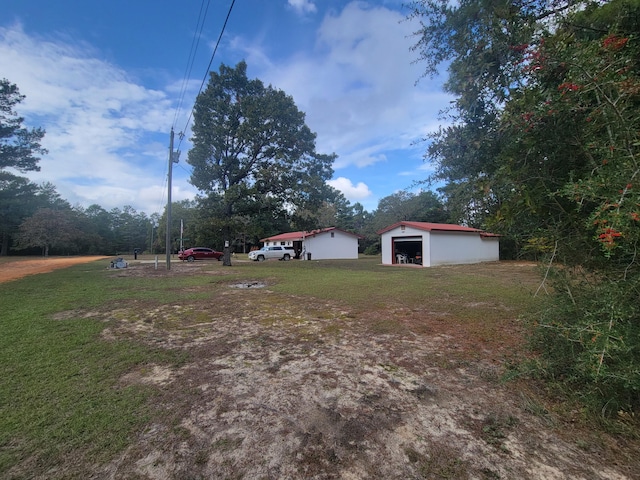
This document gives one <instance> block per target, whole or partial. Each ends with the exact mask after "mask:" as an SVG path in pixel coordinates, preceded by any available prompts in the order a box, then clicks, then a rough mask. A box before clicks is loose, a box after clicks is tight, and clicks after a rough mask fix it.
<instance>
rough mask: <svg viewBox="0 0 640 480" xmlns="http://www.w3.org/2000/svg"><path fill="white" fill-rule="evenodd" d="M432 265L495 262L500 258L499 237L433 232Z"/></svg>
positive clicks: (430, 256)
mask: <svg viewBox="0 0 640 480" xmlns="http://www.w3.org/2000/svg"><path fill="white" fill-rule="evenodd" d="M430 237H431V246H430V255H429V258H430V265H431V266H435V265H448V264H461V263H479V262H493V261H498V260H499V258H500V252H499V239H498V237H481V236H480V235H478V234H477V233H465V232H438V231H432V232H431V235H430Z"/></svg>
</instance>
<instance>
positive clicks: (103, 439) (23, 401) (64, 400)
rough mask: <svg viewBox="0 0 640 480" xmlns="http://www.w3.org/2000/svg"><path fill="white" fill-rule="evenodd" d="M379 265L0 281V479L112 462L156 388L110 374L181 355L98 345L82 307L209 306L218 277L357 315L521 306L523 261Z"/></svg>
mask: <svg viewBox="0 0 640 480" xmlns="http://www.w3.org/2000/svg"><path fill="white" fill-rule="evenodd" d="M379 263H380V262H379V258H377V257H370V258H363V259H359V260H351V261H322V262H317V261H312V262H298V261H291V262H277V261H270V262H264V263H253V262H239V261H236V262H234V265H233V266H232V267H224V266H222V265H221V263H219V262H211V263H209V264H207V265H204V266H203V267H202V268H203V269H204V272H203V273H201V274H196V275H179V274H174V275H170V276H161V275H156V276H150V277H145V276H118V275H116V273H117V272H115V271H109V270H107V269H106V268H105V267H106V265H108V261H99V262H94V263H90V264H85V265H78V266H74V267H71V268H67V269H63V270H58V271H55V272H52V273H48V274H42V275H35V276H30V277H27V278H25V279H22V280H17V281H13V282H9V283H4V284H0V305H1V309H0V311H1V312H2V313H0V477H3V478H5V474H6V472H8V471H10V469H11V468H12V467H13V466H15V465H16V464H20V465H23V466H24V465H31V468H29V470H31V471H33V472H43V471H47V469H50V468H53V467H54V466H55V465H56V464H57V462H58V461H59V459H61V458H64V457H67V456H69V455H74V456H76V457H77V458H78V462H80V463H83V462H85V463H88V464H92V463H101V462H105V461H108V460H109V459H110V458H113V456H114V455H115V454H117V452H119V451H121V450H122V449H124V448H125V447H126V446H127V445H128V444H129V443H130V442H131V440H132V438H134V435H136V434H138V433H139V432H140V431H141V430H142V429H144V427H145V425H146V424H147V422H148V421H149V418H152V417H153V416H154V415H157V414H158V412H156V411H154V410H153V408H154V407H150V405H152V404H153V405H156V404H155V403H153V402H151V401H150V400H151V397H152V396H154V395H158V393H157V390H154V389H151V388H148V387H145V386H144V385H123V384H121V382H120V379H121V378H122V376H123V375H124V374H125V373H127V372H130V371H132V370H133V369H134V368H139V367H140V366H144V365H145V364H154V363H162V364H170V365H174V366H178V365H181V364H184V363H185V362H188V361H189V353H188V352H185V351H183V350H168V349H162V348H153V347H151V346H149V345H145V344H142V343H140V342H136V341H134V340H131V339H130V340H128V339H126V338H119V339H117V340H111V341H107V340H105V339H103V338H102V337H101V332H102V331H103V329H105V328H106V327H107V326H108V322H105V321H98V320H96V319H95V318H92V317H91V316H90V315H87V312H92V311H96V312H105V311H109V310H113V309H116V308H118V306H119V304H120V303H121V302H132V301H136V302H142V303H144V304H153V305H172V304H184V303H185V302H192V301H210V302H215V301H218V300H217V299H218V295H219V291H220V289H221V288H222V286H223V285H226V284H228V283H229V282H233V281H236V280H245V279H251V280H265V281H268V282H269V285H270V289H271V290H274V291H276V292H278V293H279V294H283V295H295V296H299V297H300V299H301V300H300V301H305V299H306V301H308V302H317V301H332V302H336V303H339V304H344V305H348V306H349V307H350V308H351V309H355V310H358V311H360V312H365V313H366V312H367V311H374V310H375V309H377V308H386V307H388V306H390V305H402V306H404V307H406V308H415V309H419V308H428V309H430V310H432V311H447V312H449V313H451V312H453V313H455V315H456V316H457V317H459V318H460V319H462V320H463V321H466V322H478V321H483V320H485V319H486V316H487V312H486V311H485V310H483V308H484V307H483V306H487V308H489V307H490V308H491V309H492V311H496V308H495V307H496V305H502V306H504V308H506V309H509V311H510V313H509V315H510V316H511V317H513V316H514V313H513V311H514V310H515V311H516V312H517V311H520V310H524V309H525V308H527V306H528V305H530V304H531V302H532V298H531V292H532V291H533V290H534V288H532V286H533V282H534V281H535V275H534V274H532V269H531V268H530V267H529V268H528V269H527V271H526V273H523V272H524V270H523V269H522V268H521V269H519V270H518V269H517V268H514V269H512V270H509V269H504V268H500V267H498V266H495V265H494V266H481V265H480V266H468V267H462V266H457V267H443V268H431V269H429V268H425V269H420V268H402V267H400V268H394V267H385V266H381V265H380V264H379ZM159 268H164V265H163V264H162V265H161V266H160V267H159ZM207 271H209V273H210V272H211V271H216V272H219V274H217V275H211V274H207V273H206V272H207ZM509 271H511V272H512V274H511V275H509V273H508V272H509ZM505 272H506V273H505ZM498 311H500V310H499V309H498ZM390 321H392V319H390ZM19 476H24V477H25V478H27V477H31V476H32V475H31V474H30V472H24V475H19Z"/></svg>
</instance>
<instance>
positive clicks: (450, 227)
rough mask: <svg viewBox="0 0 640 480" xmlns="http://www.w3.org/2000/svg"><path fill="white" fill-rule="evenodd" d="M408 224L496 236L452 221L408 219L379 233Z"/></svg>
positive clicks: (417, 226) (420, 228)
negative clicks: (415, 220)
mask: <svg viewBox="0 0 640 480" xmlns="http://www.w3.org/2000/svg"><path fill="white" fill-rule="evenodd" d="M403 225H404V226H406V227H411V228H415V229H417V230H425V231H427V232H433V231H442V232H470V233H479V234H481V235H485V236H494V235H495V234H492V233H487V232H485V231H483V230H480V229H478V228H472V227H464V226H462V225H455V224H452V223H430V222H407V221H402V222H396V223H394V224H393V225H389V226H388V227H386V228H383V229H382V230H380V231H378V232H377V233H378V235H382V234H383V233H385V232H388V231H390V230H393V229H395V228H398V227H401V226H403Z"/></svg>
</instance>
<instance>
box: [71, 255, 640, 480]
mask: <svg viewBox="0 0 640 480" xmlns="http://www.w3.org/2000/svg"><path fill="white" fill-rule="evenodd" d="M471 268H475V267H471ZM496 268H498V267H496ZM499 268H505V269H506V268H512V269H514V268H515V269H518V268H524V267H519V266H517V265H516V266H505V267H499ZM144 272H146V273H147V274H149V275H158V274H160V273H158V272H157V271H155V270H153V269H150V268H147V267H145V268H140V269H129V271H128V272H127V273H126V274H127V275H143V274H144ZM195 272H196V270H195V269H194V268H193V265H184V266H181V267H179V268H176V269H175V270H172V272H171V273H169V272H165V273H166V274H168V275H177V274H185V275H189V274H192V273H195ZM481 272H482V271H481V270H478V274H482V273H481ZM505 272H506V270H505ZM201 273H205V272H201ZM118 274H123V273H122V272H119V273H118ZM217 274H223V273H217ZM494 274H496V272H494ZM514 275H515V276H516V277H518V276H521V280H522V281H525V280H526V281H532V278H533V277H534V276H533V274H532V272H531V270H529V272H528V273H524V272H523V273H516V274H514ZM527 276H528V279H527V278H526V277H527ZM253 281H254V280H253V279H245V280H242V279H240V280H238V279H237V278H235V277H234V280H233V282H232V283H231V282H230V283H229V285H225V284H219V285H218V287H217V289H216V291H215V292H212V293H211V295H212V297H211V299H210V301H201V302H199V303H190V304H175V305H171V304H169V305H166V304H165V305H160V304H154V303H151V302H147V303H143V302H136V301H131V302H129V303H127V302H124V303H123V304H120V305H119V308H118V309H117V310H112V311H109V312H101V313H100V314H98V312H85V314H84V316H85V317H90V318H95V319H96V320H97V321H103V322H106V324H107V327H106V328H105V330H104V331H103V340H104V341H108V342H112V341H119V340H120V339H122V338H127V339H133V340H136V341H139V342H144V343H147V344H149V345H153V346H156V347H157V348H165V349H179V350H185V351H187V352H189V359H190V360H189V362H187V363H186V364H185V365H182V366H181V367H179V368H173V367H171V366H168V365H157V364H153V365H147V366H143V367H141V368H139V369H137V370H136V371H133V372H129V373H128V374H126V375H125V376H123V377H122V378H121V381H120V386H119V388H126V387H127V386H129V385H132V384H143V385H145V387H146V388H155V389H157V395H155V396H154V404H153V405H150V407H151V408H150V409H149V411H150V412H151V411H153V412H161V413H160V414H158V415H155V416H154V417H153V419H152V421H151V422H150V423H149V424H148V425H147V427H146V429H145V430H144V431H141V432H139V434H138V436H137V438H134V439H132V441H131V443H130V446H129V447H128V448H127V449H126V450H125V451H124V452H122V454H121V455H119V456H118V458H115V459H113V460H112V461H111V462H109V463H107V464H104V465H96V466H94V467H93V476H94V477H95V478H110V479H118V478H140V479H143V478H144V479H158V480H159V479H182V478H224V479H231V478H234V479H235V478H237V479H241V478H243V479H281V478H289V479H308V478H314V479H338V478H340V479H362V478H376V479H377V478H381V479H382V478H384V479H407V478H412V479H439V478H442V479H467V478H474V479H516V478H517V479H543V478H544V479H633V478H638V472H640V458H639V457H638V455H637V452H638V447H639V445H638V444H637V443H633V442H632V441H631V440H629V439H622V438H617V437H613V436H608V435H606V434H604V433H601V432H600V433H599V432H596V431H591V430H589V429H587V428H584V427H582V426H581V425H580V424H579V423H577V422H573V421H572V420H571V419H569V418H563V417H561V416H558V415H555V414H553V413H550V411H549V410H548V409H547V408H545V407H544V406H543V405H544V403H545V399H544V397H543V396H542V395H541V394H539V392H536V391H535V389H534V388H533V387H532V386H530V385H526V384H524V383H515V382H512V383H503V382H501V381H500V377H501V375H502V373H503V372H504V369H505V363H506V362H507V361H509V360H510V359H512V358H513V357H514V356H518V355H519V354H520V353H519V352H520V347H519V346H520V345H521V344H522V333H523V331H522V327H521V325H520V323H519V322H518V320H517V318H515V314H514V316H510V314H509V312H508V309H506V310H505V307H504V306H502V305H498V304H490V303H482V304H478V305H469V306H468V307H469V308H481V309H484V310H486V311H487V312H491V311H495V312H499V313H500V314H499V315H495V316H494V318H492V317H491V316H490V315H488V316H487V318H486V321H484V322H482V323H481V324H478V322H471V321H468V320H464V319H461V318H458V317H457V316H456V315H455V314H446V312H444V311H443V308H438V309H435V308H430V307H428V306H426V307H424V308H419V307H411V308H409V307H406V306H404V305H402V302H400V301H399V302H398V303H397V304H394V305H385V306H383V307H380V306H375V307H374V306H372V307H371V308H370V309H366V308H359V309H358V310H354V309H352V308H350V307H348V306H345V305H341V304H338V303H334V302H331V301H319V300H315V299H314V300H313V301H311V300H310V299H309V298H300V297H296V296H290V295H283V294H280V293H278V292H276V291H274V290H273V289H272V288H273V287H271V288H270V286H269V284H268V282H266V285H264V288H259V289H255V288H232V284H238V283H243V282H247V283H250V282H253ZM446 301H447V299H446V298H443V302H446ZM61 315H63V314H61ZM73 316H78V317H82V316H83V312H81V311H74V312H73ZM62 318H63V317H62ZM65 468H68V470H65ZM60 471H63V472H64V471H67V472H68V473H69V475H68V476H70V477H73V466H72V465H69V466H67V467H65V466H64V465H63V466H61V467H60Z"/></svg>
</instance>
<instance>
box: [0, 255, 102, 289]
mask: <svg viewBox="0 0 640 480" xmlns="http://www.w3.org/2000/svg"><path fill="white" fill-rule="evenodd" d="M104 258H111V257H103V256H92V257H51V258H39V259H37V260H24V257H20V258H19V259H17V260H15V261H8V262H6V263H0V283H3V282H10V281H11V280H17V279H19V278H22V277H26V276H27V275H36V274H38V273H48V272H52V271H53V270H58V269H59V268H67V267H70V266H71V265H77V264H79V263H89V262H93V261H95V260H101V259H104Z"/></svg>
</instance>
